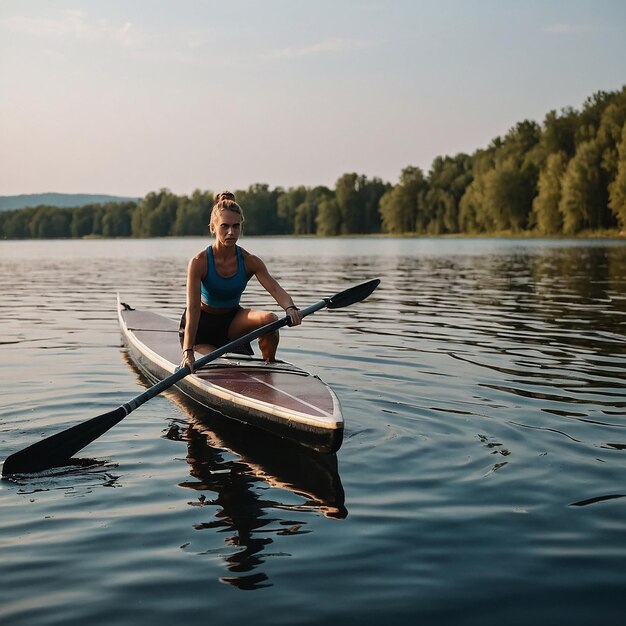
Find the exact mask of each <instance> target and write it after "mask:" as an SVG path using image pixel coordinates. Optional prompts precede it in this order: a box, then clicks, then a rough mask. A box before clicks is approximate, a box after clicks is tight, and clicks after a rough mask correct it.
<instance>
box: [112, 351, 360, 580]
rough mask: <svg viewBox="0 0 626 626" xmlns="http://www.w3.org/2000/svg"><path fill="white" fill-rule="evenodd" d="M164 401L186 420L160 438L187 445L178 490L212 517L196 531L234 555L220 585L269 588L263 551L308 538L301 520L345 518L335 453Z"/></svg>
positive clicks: (182, 399)
mask: <svg viewBox="0 0 626 626" xmlns="http://www.w3.org/2000/svg"><path fill="white" fill-rule="evenodd" d="M124 360H125V361H126V362H127V363H128V365H129V367H130V368H131V369H132V370H133V371H134V372H135V373H136V375H137V376H138V378H139V379H140V380H141V381H142V382H143V384H151V383H150V382H149V381H147V379H146V378H145V377H144V376H143V374H142V373H140V372H139V370H137V368H136V367H135V366H134V364H133V363H132V362H131V361H130V360H129V359H128V357H127V356H126V354H124ZM164 395H166V396H167V398H168V400H170V401H171V402H173V403H174V404H175V405H176V406H177V407H178V408H179V409H180V411H181V413H182V414H183V415H186V416H187V421H186V423H179V422H176V421H173V422H172V425H171V426H170V427H169V429H168V430H167V432H166V433H165V437H167V438H169V439H173V440H177V441H185V442H186V444H187V457H186V460H187V463H188V464H189V467H190V470H189V473H190V476H191V480H187V481H184V482H182V483H180V486H181V487H184V488H187V489H191V490H193V491H195V492H199V495H198V497H197V498H195V499H194V500H193V501H190V502H189V504H190V505H191V506H197V507H206V510H207V513H208V514H209V515H211V516H212V518H211V519H209V520H207V521H206V522H202V523H199V524H196V525H195V526H194V528H195V529H196V530H198V531H202V530H217V532H224V533H228V536H227V537H226V539H225V544H226V545H227V546H228V547H229V548H233V549H234V551H233V552H232V553H230V554H229V555H228V556H226V557H224V559H225V562H226V567H227V568H228V570H229V572H230V573H231V574H232V575H231V576H225V577H222V578H221V579H220V580H221V581H222V582H225V583H228V584H231V585H233V586H235V587H239V588H241V589H258V588H262V587H267V586H271V583H270V582H269V580H268V578H267V576H266V574H264V573H262V572H259V571H258V568H259V567H260V566H262V564H263V563H264V561H265V558H266V557H267V556H268V555H267V554H265V555H264V552H265V550H266V548H267V547H268V546H269V545H271V544H273V543H274V542H275V541H276V540H277V538H278V537H281V536H292V535H298V534H304V533H309V532H311V531H310V530H309V529H307V528H306V526H307V521H306V519H305V518H303V517H302V514H303V513H313V514H319V513H321V514H322V515H323V516H324V517H326V518H330V519H343V518H345V517H346V516H347V515H348V511H347V509H346V507H345V494H344V490H343V486H342V484H341V479H340V477H339V470H338V464H337V455H336V454H323V453H320V452H315V451H314V450H311V449H309V448H305V447H304V446H299V445H297V444H295V443H294V442H290V441H287V440H284V439H280V438H278V437H276V436H274V435H271V434H269V433H266V432H264V431H262V430H260V429H257V428H253V427H250V426H247V425H245V424H241V423H239V422H236V421H234V420H231V419H228V418H226V417H224V416H223V415H221V414H219V413H215V412H208V410H207V409H205V408H204V407H200V406H199V405H198V404H196V403H195V402H193V401H192V400H190V399H188V398H187V397H186V396H184V395H183V394H181V393H179V392H177V391H174V390H168V391H166V392H164ZM206 492H211V493H212V494H215V495H214V496H212V495H210V494H208V493H206ZM216 507H218V508H217V511H216ZM273 554H274V555H275V554H276V553H275V552H273ZM282 554H283V555H284V553H282Z"/></svg>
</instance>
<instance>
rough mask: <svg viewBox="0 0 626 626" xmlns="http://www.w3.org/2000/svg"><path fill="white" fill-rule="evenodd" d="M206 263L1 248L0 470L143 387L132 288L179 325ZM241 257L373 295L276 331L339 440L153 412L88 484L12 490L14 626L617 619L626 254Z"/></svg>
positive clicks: (3, 551) (540, 251)
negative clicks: (130, 314)
mask: <svg viewBox="0 0 626 626" xmlns="http://www.w3.org/2000/svg"><path fill="white" fill-rule="evenodd" d="M204 243H205V242H203V241H202V240H200V239H167V240H130V241H120V240H116V241H49V242H46V241H37V242H0V281H1V284H2V285H3V289H2V296H1V297H0V326H1V328H2V333H1V334H0V380H1V381H2V383H1V384H0V459H4V458H5V457H6V456H7V455H8V454H10V453H11V452H14V451H16V450H18V449H21V448H22V447H24V446H26V445H28V444H30V443H32V442H34V441H37V440H38V439H40V438H42V437H45V436H49V435H51V434H53V433H54V432H57V431H58V430H62V429H64V428H66V427H68V426H69V425H71V424H73V423H78V422H81V421H83V420H85V419H87V418H89V417H93V416H95V415H98V414H100V413H103V412H105V411H108V410H110V409H112V408H115V407H117V406H118V405H119V404H121V403H123V402H126V401H127V400H129V399H130V398H132V397H133V396H135V395H137V394H138V393H140V391H141V390H142V389H143V385H144V381H143V380H142V379H141V377H140V376H139V375H138V374H137V372H136V371H135V370H134V369H133V368H132V366H131V365H130V364H129V362H128V360H127V358H126V355H125V352H124V350H123V349H122V348H121V347H120V337H119V332H118V329H117V322H116V315H115V293H116V292H118V291H119V292H120V293H121V294H122V296H123V298H124V299H125V300H126V301H127V302H130V303H131V304H132V305H133V306H136V307H148V308H151V309H153V310H155V311H158V312H160V313H163V314H165V315H169V316H171V317H173V318H176V317H178V316H179V315H180V311H181V309H182V306H183V303H184V280H185V268H186V263H187V260H188V258H189V257H190V256H191V255H192V254H194V253H195V252H197V251H198V250H199V249H200V248H201V247H202V246H203V245H204ZM242 245H244V247H247V248H248V249H249V250H250V251H252V252H254V253H256V254H259V255H260V256H261V257H262V258H263V259H264V260H265V261H266V263H267V264H268V266H269V268H270V270H271V271H272V273H274V274H275V275H276V277H277V278H279V280H280V281H281V283H282V284H283V285H284V286H285V287H286V288H287V289H288V290H289V291H290V293H292V295H293V296H294V298H295V300H296V302H297V303H298V304H300V305H301V306H306V305H308V304H311V303H313V302H316V301H318V300H319V299H320V298H321V297H323V296H327V295H332V294H333V293H336V292H338V291H340V290H343V289H345V288H347V287H349V286H351V285H353V284H357V283H360V282H363V281H365V280H368V279H370V278H374V277H379V278H381V279H382V284H381V286H380V288H379V289H378V290H377V291H376V292H375V293H374V294H373V295H372V296H371V297H370V298H369V299H368V300H366V301H365V302H363V303H360V304H358V305H354V306H353V307H350V308H348V309H341V310H336V311H329V310H325V311H320V312H318V313H316V314H315V315H313V316H311V317H309V318H307V319H306V320H305V322H304V324H303V325H302V326H301V327H299V328H297V329H286V330H284V331H283V332H282V339H281V355H282V357H283V358H285V359H287V360H290V361H294V362H296V363H298V364H299V365H300V366H302V367H305V368H306V369H309V370H311V371H313V372H314V373H316V374H318V375H319V376H321V377H322V378H323V379H324V380H326V381H327V382H329V383H330V384H331V386H332V387H333V389H334V390H335V391H336V392H337V394H338V396H339V397H340V399H341V402H342V406H343V408H344V414H345V418H346V433H345V437H344V443H343V446H342V448H341V449H340V450H339V452H338V453H337V454H336V455H333V456H330V457H328V456H323V455H315V454H310V453H307V452H305V451H304V450H302V449H300V448H299V447H298V446H294V445H292V444H286V443H284V442H281V441H279V440H276V439H274V438H271V437H268V436H264V435H261V434H259V433H258V432H257V431H253V430H251V429H249V428H246V427H242V426H238V425H236V424H233V423H231V422H230V420H227V419H220V418H218V417H214V418H212V419H210V420H205V419H203V418H202V416H201V415H199V414H198V413H197V411H196V409H195V408H194V407H193V406H192V405H190V404H188V403H185V402H183V401H182V400H181V399H180V398H179V397H178V396H176V395H175V394H173V393H169V392H168V393H165V394H164V395H163V396H160V397H157V398H155V399H153V400H151V401H150V402H149V403H148V404H146V405H144V406H143V407H141V408H139V409H138V410H137V411H135V412H134V413H132V414H131V415H129V416H128V417H127V418H126V419H125V420H123V421H122V422H121V423H120V424H119V425H117V426H116V427H115V428H114V429H112V430H111V431H109V432H108V433H107V434H106V435H104V436H103V437H101V438H100V439H98V440H97V441H96V442H94V443H93V444H91V445H90V446H89V447H87V448H86V449H85V450H83V451H82V453H81V455H80V456H81V464H79V465H76V466H74V467H72V468H64V469H58V470H54V471H50V472H47V473H44V474H40V475H36V476H30V477H15V478H13V479H10V480H9V479H4V480H2V481H1V483H0V510H1V515H0V557H1V560H0V562H1V563H2V565H1V566H0V567H1V569H2V585H0V622H2V623H7V624H24V625H28V626H32V625H46V626H48V625H53V624H54V625H56V624H59V625H60V624H81V623H87V622H88V623H91V624H94V625H100V624H101V625H105V624H106V625H108V624H113V623H114V624H122V625H123V624H129V625H130V624H154V625H159V624H164V625H165V624H172V623H187V624H190V625H191V624H205V623H206V622H207V621H219V622H222V623H230V624H250V623H255V624H259V625H264V624H267V625H276V624H290V625H292V624H319V623H321V622H322V621H323V620H326V619H328V620H332V623H341V624H357V623H359V624H360V623H363V622H365V623H385V624H390V625H391V624H407V623H422V624H431V623H432V624H438V625H441V624H481V625H485V624H487V625H489V624H498V625H500V624H503V623H504V624H528V623H533V624H546V625H548V624H556V623H567V624H570V625H571V624H581V625H582V624H590V623H602V624H618V623H621V621H622V619H623V613H624V609H625V608H626V600H625V599H624V598H625V597H626V596H625V592H626V571H625V570H624V567H623V563H624V558H625V557H626V521H625V520H626V497H625V496H626V479H625V475H626V457H625V456H624V455H625V454H626V431H625V430H624V429H625V427H626V393H625V391H624V382H625V379H626V367H625V365H626V358H625V356H626V340H625V334H624V329H625V326H626V246H624V244H623V243H622V242H611V241H593V242H580V241H566V240H555V241H547V240H542V241H538V240H498V239H462V240H449V239H445V240H444V239H393V238H381V239H360V238H349V239H343V238H338V239H269V238H259V239H256V238H249V239H245V240H243V241H242ZM244 298H245V300H244V302H245V304H248V305H251V306H258V307H263V308H268V309H271V310H276V307H275V305H274V306H273V303H272V302H271V299H270V298H269V296H267V294H266V293H265V292H264V291H263V290H262V288H260V287H259V286H258V284H256V283H254V282H252V283H251V284H250V287H249V289H248V291H247V292H246V295H245V297H244Z"/></svg>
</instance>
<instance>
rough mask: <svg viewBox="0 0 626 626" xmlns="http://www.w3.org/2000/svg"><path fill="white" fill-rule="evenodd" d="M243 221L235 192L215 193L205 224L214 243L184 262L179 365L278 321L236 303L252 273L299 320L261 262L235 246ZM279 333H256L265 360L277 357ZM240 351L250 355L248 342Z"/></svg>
mask: <svg viewBox="0 0 626 626" xmlns="http://www.w3.org/2000/svg"><path fill="white" fill-rule="evenodd" d="M243 221H244V217H243V211H242V210H241V207H240V206H239V205H238V204H237V203H236V202H235V196H234V194H232V193H230V192H229V191H223V192H222V193H220V194H218V195H217V197H216V199H215V204H214V205H213V210H212V211H211V221H210V224H209V228H210V230H211V234H213V235H215V242H214V243H213V244H212V245H210V246H208V247H207V249H206V250H202V252H199V253H198V254H196V256H194V257H193V258H192V259H191V261H189V266H188V268H187V308H186V310H185V312H184V313H183V316H182V319H181V323H180V331H179V334H180V340H181V344H182V348H183V360H182V362H181V367H184V366H185V365H187V366H189V368H190V369H191V370H192V371H193V362H194V351H195V352H200V353H202V354H208V353H209V352H211V351H212V350H214V349H215V348H219V347H221V346H223V345H225V344H227V343H229V342H230V341H232V340H234V339H237V338H238V337H241V336H243V335H245V334H246V333H249V332H251V331H253V330H255V329H257V328H259V327H261V326H264V325H265V324H269V323H270V322H273V321H275V320H276V319H278V318H277V317H276V315H275V314H274V313H271V312H266V311H253V310H251V309H244V308H242V307H241V305H240V304H239V301H240V298H241V294H242V293H243V291H244V289H245V288H246V285H247V284H248V281H249V280H250V278H252V276H256V278H257V280H258V281H259V282H260V283H261V285H263V287H265V289H266V290H267V292H268V293H269V294H270V295H271V296H272V297H273V298H274V300H276V302H277V303H278V305H279V306H280V307H282V308H283V309H284V310H285V312H286V313H287V315H288V316H289V318H290V320H291V325H292V326H297V325H298V324H300V323H301V322H302V316H301V315H300V311H299V309H298V307H297V306H296V305H295V304H294V303H293V300H292V298H291V296H290V295H289V294H288V293H287V292H286V291H285V290H284V289H283V288H282V287H281V286H280V285H279V284H278V281H277V280H276V279H275V278H274V277H273V276H272V275H271V274H270V273H269V271H268V270H267V267H266V266H265V263H263V261H262V260H261V259H260V258H259V257H257V256H254V255H253V254H250V253H249V252H247V251H246V250H244V249H243V248H240V247H239V246H238V245H237V240H238V239H239V236H240V234H241V227H242V224H243ZM278 339H279V337H278V331H275V332H273V333H270V334H267V335H263V336H261V337H259V348H260V349H261V355H262V356H263V358H264V359H265V360H266V361H274V360H275V359H276V349H277V348H278ZM240 351H241V352H244V353H246V354H252V348H251V347H250V344H249V343H248V344H244V345H243V346H241V350H240Z"/></svg>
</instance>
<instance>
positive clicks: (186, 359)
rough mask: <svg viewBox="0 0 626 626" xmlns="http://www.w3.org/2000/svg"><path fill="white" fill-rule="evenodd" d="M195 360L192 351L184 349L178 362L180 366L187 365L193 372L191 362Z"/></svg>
mask: <svg viewBox="0 0 626 626" xmlns="http://www.w3.org/2000/svg"><path fill="white" fill-rule="evenodd" d="M194 361H195V356H194V351H193V350H186V351H185V352H183V360H182V361H181V362H180V366H181V368H183V367H188V368H189V370H190V371H191V373H192V374H193V373H194V371H195V370H194V368H193V363H194Z"/></svg>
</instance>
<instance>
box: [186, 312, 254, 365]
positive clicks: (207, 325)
mask: <svg viewBox="0 0 626 626" xmlns="http://www.w3.org/2000/svg"><path fill="white" fill-rule="evenodd" d="M239 311H243V309H242V308H241V307H240V306H237V307H235V308H234V309H231V310H230V311H226V313H207V312H206V311H203V310H202V309H200V319H199V320H198V330H197V332H196V337H195V339H194V341H193V345H194V346H195V345H197V344H201V343H206V344H209V345H211V346H213V347H214V348H221V347H222V346H225V345H226V344H227V343H230V342H231V341H232V339H230V338H229V336H228V329H229V328H230V325H231V323H232V321H233V320H234V319H235V316H236V315H237V313H239ZM186 319H187V309H185V310H184V311H183V316H182V317H181V318H180V327H179V329H178V336H179V337H180V345H181V347H182V345H183V341H184V339H185V323H186ZM232 352H237V353H238V354H249V355H253V354H254V350H253V349H252V346H251V345H250V343H249V342H246V343H243V344H241V345H239V346H237V347H236V348H233V350H232Z"/></svg>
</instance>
